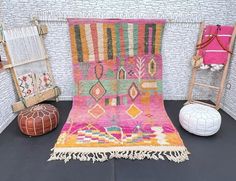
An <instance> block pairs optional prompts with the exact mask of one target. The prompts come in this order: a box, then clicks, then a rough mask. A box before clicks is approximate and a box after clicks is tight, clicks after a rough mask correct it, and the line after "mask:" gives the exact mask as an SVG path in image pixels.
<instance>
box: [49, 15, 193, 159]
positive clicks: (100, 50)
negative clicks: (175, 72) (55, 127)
mask: <svg viewBox="0 0 236 181" xmlns="http://www.w3.org/2000/svg"><path fill="white" fill-rule="evenodd" d="M68 23H69V32H70V40H71V50H72V61H73V73H74V80H75V84H76V86H77V94H76V96H75V97H74V98H73V107H72V110H71V112H70V114H69V117H68V120H67V122H66V123H65V125H64V127H63V129H62V132H61V134H60V136H59V138H58V140H57V142H56V144H55V147H54V148H53V153H52V154H51V157H50V159H49V160H64V161H65V162H67V161H69V160H70V159H78V160H81V161H89V160H91V161H93V162H94V161H105V160H108V159H112V158H126V159H139V160H142V159H145V158H147V159H155V160H158V159H161V160H164V159H165V158H167V159H169V160H171V161H174V162H182V161H185V160H187V159H188V154H189V152H188V151H187V149H186V148H185V146H184V144H183V142H182V140H181V138H180V136H179V134H178V131H177V130H176V129H175V127H174V126H173V124H172V122H171V121H170V119H169V117H168V115H167V114H166V111H165V108H164V105H163V97H162V58H161V55H160V50H161V38H162V32H163V29H164V24H165V21H164V20H129V19H127V20H119V19H103V20H102V19H68ZM176 119H177V118H176Z"/></svg>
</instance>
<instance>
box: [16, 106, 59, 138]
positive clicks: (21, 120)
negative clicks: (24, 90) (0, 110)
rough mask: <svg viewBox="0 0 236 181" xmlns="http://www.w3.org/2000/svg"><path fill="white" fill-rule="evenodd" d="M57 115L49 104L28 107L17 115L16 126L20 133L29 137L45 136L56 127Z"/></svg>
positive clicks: (55, 110) (56, 111)
mask: <svg viewBox="0 0 236 181" xmlns="http://www.w3.org/2000/svg"><path fill="white" fill-rule="evenodd" d="M58 120H59V113H58V110H57V108H55V107H54V106H52V105H50V104H38V105H35V106H32V107H29V108H27V109H25V110H23V111H21V112H20V114H19V115H18V125H19V128H20V130H21V132H22V133H24V134H26V135H29V136H39V135H43V134H46V133H48V132H50V131H51V130H53V129H54V128H56V127H57V124H58Z"/></svg>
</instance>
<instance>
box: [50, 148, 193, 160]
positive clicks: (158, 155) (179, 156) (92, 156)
mask: <svg viewBox="0 0 236 181" xmlns="http://www.w3.org/2000/svg"><path fill="white" fill-rule="evenodd" d="M188 154H190V153H189V152H188V150H187V149H186V148H185V149H182V150H174V151H135V150H132V151H110V152H88V153H83V152H68V151H66V152H59V151H57V152H55V151H53V153H52V154H51V156H50V158H49V159H48V161H52V160H64V162H65V163H66V162H68V161H70V160H71V159H73V160H80V161H92V162H93V163H94V162H96V161H99V162H104V161H106V160H109V159H112V158H124V159H130V160H143V159H145V158H146V159H153V160H165V158H167V159H168V160H170V161H174V162H176V163H180V162H183V161H185V160H189V158H188Z"/></svg>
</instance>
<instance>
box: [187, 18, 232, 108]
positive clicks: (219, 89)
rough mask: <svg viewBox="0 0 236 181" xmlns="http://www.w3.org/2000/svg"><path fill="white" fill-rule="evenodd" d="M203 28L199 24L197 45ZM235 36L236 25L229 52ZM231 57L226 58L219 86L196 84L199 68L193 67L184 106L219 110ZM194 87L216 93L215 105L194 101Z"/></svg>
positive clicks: (202, 25)
mask: <svg viewBox="0 0 236 181" xmlns="http://www.w3.org/2000/svg"><path fill="white" fill-rule="evenodd" d="M204 28H205V24H204V23H203V22H202V23H201V24H200V33H199V38H198V43H197V44H200V43H201V40H202V35H203V31H204ZM235 36H236V24H235V26H234V31H233V34H232V36H231V40H230V44H229V51H231V52H232V50H233V46H234V41H235ZM198 54H199V50H197V51H196V56H198ZM231 57H232V55H231V54H230V53H229V54H228V58H227V62H226V64H225V65H224V69H223V72H222V76H221V81H220V85H219V86H213V85H208V84H202V83H199V82H196V76H197V72H198V70H199V68H198V67H195V66H193V68H192V78H191V80H190V84H189V92H188V97H187V100H188V101H187V102H186V103H185V104H191V103H199V104H203V105H207V106H210V107H213V108H215V109H217V110H218V109H220V102H221V98H222V95H223V91H224V86H225V81H226V78H227V74H228V69H229V63H230V60H231ZM195 86H200V87H203V88H208V89H213V90H215V91H216V92H217V95H216V101H215V103H213V104H209V103H205V102H202V101H198V100H194V99H193V89H194V87H195Z"/></svg>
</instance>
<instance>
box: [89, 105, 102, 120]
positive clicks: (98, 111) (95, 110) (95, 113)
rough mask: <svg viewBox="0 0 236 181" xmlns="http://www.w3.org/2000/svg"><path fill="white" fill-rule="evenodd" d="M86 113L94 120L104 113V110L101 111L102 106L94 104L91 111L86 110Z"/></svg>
mask: <svg viewBox="0 0 236 181" xmlns="http://www.w3.org/2000/svg"><path fill="white" fill-rule="evenodd" d="M88 113H89V114H90V115H91V116H93V117H94V118H95V119H97V118H99V117H101V116H102V115H103V114H104V113H105V110H104V109H103V107H102V106H100V105H99V104H96V105H95V106H93V107H92V108H91V109H89V110H88Z"/></svg>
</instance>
